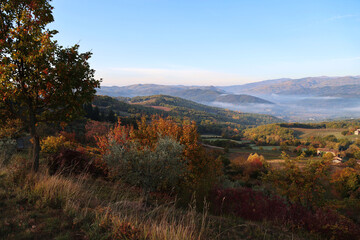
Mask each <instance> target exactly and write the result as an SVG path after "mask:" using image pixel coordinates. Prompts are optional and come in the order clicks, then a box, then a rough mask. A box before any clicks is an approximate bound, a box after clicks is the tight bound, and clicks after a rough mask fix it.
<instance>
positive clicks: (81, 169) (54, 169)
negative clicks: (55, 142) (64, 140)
mask: <svg viewBox="0 0 360 240" xmlns="http://www.w3.org/2000/svg"><path fill="white" fill-rule="evenodd" d="M48 166H49V173H50V174H55V173H60V174H64V175H69V174H75V175H76V174H81V173H89V174H91V175H92V176H94V177H99V176H103V177H106V176H107V172H108V170H107V167H106V165H105V164H103V163H102V162H101V161H100V160H98V159H91V158H90V157H89V156H88V155H87V154H85V153H84V152H80V151H75V150H71V149H61V150H59V152H57V153H55V154H52V155H51V156H50V157H49V158H48Z"/></svg>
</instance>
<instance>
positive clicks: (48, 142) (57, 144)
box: [40, 135, 71, 153]
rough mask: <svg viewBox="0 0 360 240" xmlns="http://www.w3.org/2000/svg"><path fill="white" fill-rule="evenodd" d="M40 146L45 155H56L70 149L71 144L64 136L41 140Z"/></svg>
mask: <svg viewBox="0 0 360 240" xmlns="http://www.w3.org/2000/svg"><path fill="white" fill-rule="evenodd" d="M40 146H41V151H42V152H43V153H56V152H58V151H59V150H60V149H61V148H70V147H71V142H69V141H66V138H65V137H64V136H62V135H60V136H57V137H56V136H48V137H47V138H45V139H43V140H41V143H40Z"/></svg>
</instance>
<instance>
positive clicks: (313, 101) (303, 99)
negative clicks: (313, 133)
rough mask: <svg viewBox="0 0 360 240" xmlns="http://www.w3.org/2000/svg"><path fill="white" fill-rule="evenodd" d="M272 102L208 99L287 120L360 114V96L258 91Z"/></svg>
mask: <svg viewBox="0 0 360 240" xmlns="http://www.w3.org/2000/svg"><path fill="white" fill-rule="evenodd" d="M256 97H260V98H262V99H265V100H268V101H270V102H272V103H273V104H256V103H252V104H241V105H240V104H231V103H222V102H211V103H207V104H209V105H212V106H216V107H222V108H226V109H229V110H235V111H241V112H251V113H263V114H271V115H274V116H276V117H279V118H282V119H284V120H286V121H306V122H312V121H322V120H331V119H344V118H359V117H360V98H354V97H353V98H349V97H331V96H325V97H320V96H302V95H278V94H271V95H256Z"/></svg>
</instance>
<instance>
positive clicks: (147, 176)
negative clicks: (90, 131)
mask: <svg viewBox="0 0 360 240" xmlns="http://www.w3.org/2000/svg"><path fill="white" fill-rule="evenodd" d="M182 151H183V146H182V145H181V144H180V143H178V142H177V141H175V140H174V139H172V138H170V137H164V138H160V139H159V140H158V143H157V145H156V148H155V149H154V150H153V151H152V150H150V149H149V148H140V146H139V144H137V143H136V142H132V143H130V142H128V143H124V144H118V143H114V144H113V145H111V146H110V149H109V152H108V154H107V155H105V159H106V161H107V163H108V164H109V165H110V166H111V168H112V169H114V170H115V171H116V174H117V175H118V176H119V177H120V178H122V179H124V180H126V181H127V182H128V183H130V184H133V185H137V186H140V187H142V188H144V189H145V190H146V191H155V190H167V191H170V190H172V189H174V188H176V187H177V186H178V185H179V183H180V181H181V180H182V179H183V175H184V173H185V171H186V162H184V161H183V159H182Z"/></svg>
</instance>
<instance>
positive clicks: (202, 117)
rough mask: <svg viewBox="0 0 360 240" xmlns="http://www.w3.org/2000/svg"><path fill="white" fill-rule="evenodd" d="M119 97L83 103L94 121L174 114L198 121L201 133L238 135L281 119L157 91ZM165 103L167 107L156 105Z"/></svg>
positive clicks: (98, 98) (177, 119) (179, 118)
mask: <svg viewBox="0 0 360 240" xmlns="http://www.w3.org/2000/svg"><path fill="white" fill-rule="evenodd" d="M121 99H122V100H123V101H119V100H117V99H115V98H112V97H108V96H96V97H95V98H94V100H93V102H92V104H88V105H85V106H84V110H85V113H86V117H87V118H90V119H92V120H95V121H109V122H113V123H114V122H116V120H117V118H118V117H120V118H121V119H122V122H126V123H129V124H131V123H133V124H136V120H139V119H140V118H141V116H144V115H148V116H151V115H159V116H163V117H168V116H170V117H172V118H173V119H174V120H176V121H177V122H181V121H182V120H184V119H190V120H192V121H195V122H196V124H197V125H198V129H199V132H200V133H202V134H217V135H223V136H226V137H233V138H239V137H240V136H242V135H241V133H242V130H243V129H245V128H246V127H253V126H258V125H262V124H269V123H274V122H279V121H281V120H280V119H277V118H275V117H273V116H270V115H265V114H251V113H240V112H235V111H230V110H226V109H222V108H215V107H210V106H206V105H202V104H198V103H195V102H192V101H188V100H185V99H182V98H178V97H172V96H165V95H155V96H146V97H134V98H131V99H130V98H121ZM157 106H160V107H165V108H166V110H161V109H156V108H155V107H157Z"/></svg>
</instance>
